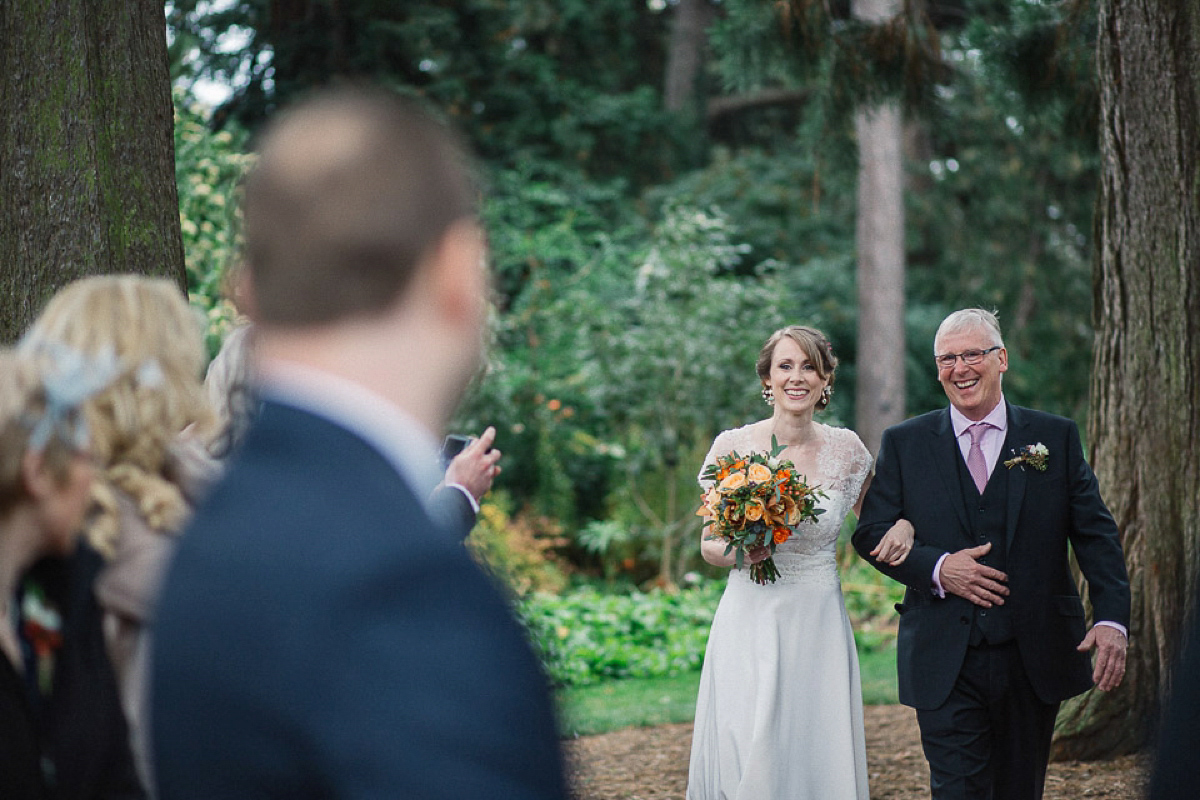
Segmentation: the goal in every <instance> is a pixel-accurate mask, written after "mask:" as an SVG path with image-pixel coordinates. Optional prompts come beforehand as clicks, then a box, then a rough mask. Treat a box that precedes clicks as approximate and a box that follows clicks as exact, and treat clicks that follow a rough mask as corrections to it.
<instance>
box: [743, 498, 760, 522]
mask: <svg viewBox="0 0 1200 800" xmlns="http://www.w3.org/2000/svg"><path fill="white" fill-rule="evenodd" d="M763 510H764V509H763V507H762V502H761V501H758V500H755V501H753V502H750V503H747V504H746V519H748V520H750V521H751V522H755V521H757V520H760V519H762V518H763Z"/></svg>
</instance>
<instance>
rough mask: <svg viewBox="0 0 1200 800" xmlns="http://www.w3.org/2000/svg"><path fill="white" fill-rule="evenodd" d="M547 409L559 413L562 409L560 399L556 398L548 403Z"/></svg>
mask: <svg viewBox="0 0 1200 800" xmlns="http://www.w3.org/2000/svg"><path fill="white" fill-rule="evenodd" d="M546 408H548V409H550V410H551V411H558V410H559V409H560V408H562V401H561V400H559V399H558V398H555V399H553V400H551V401H550V402H549V403H546Z"/></svg>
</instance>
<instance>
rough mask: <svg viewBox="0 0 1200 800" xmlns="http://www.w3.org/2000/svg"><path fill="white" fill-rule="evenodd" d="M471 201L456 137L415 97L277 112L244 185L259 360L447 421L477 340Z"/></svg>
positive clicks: (480, 295) (479, 254) (328, 96)
mask: <svg viewBox="0 0 1200 800" xmlns="http://www.w3.org/2000/svg"><path fill="white" fill-rule="evenodd" d="M476 199H477V190H476V188H475V185H474V182H473V181H472V175H471V168H470V164H469V159H468V157H467V154H466V151H465V150H464V149H463V147H462V146H461V145H460V143H459V140H458V138H457V137H456V136H455V135H454V133H453V132H452V131H450V130H449V129H448V128H446V127H445V126H444V125H442V124H440V123H438V122H437V121H435V120H434V119H433V118H432V117H430V116H429V115H428V114H426V113H425V112H423V111H422V110H421V109H420V108H419V107H418V106H417V105H416V104H415V102H414V101H411V100H406V99H404V98H401V97H398V96H396V95H394V94H391V93H388V92H384V91H382V90H359V89H356V90H338V91H331V92H325V93H322V94H318V95H316V96H314V97H312V98H311V99H309V100H307V101H305V102H303V103H301V104H300V105H298V106H296V107H295V108H293V109H291V110H289V111H286V112H284V113H283V114H281V115H280V116H279V117H278V118H276V119H275V120H274V121H273V122H272V123H271V124H270V125H269V126H268V127H267V129H266V131H265V133H264V136H263V139H262V143H261V147H260V148H259V160H258V163H257V165H256V166H255V168H254V170H253V172H252V173H251V175H250V177H249V178H248V180H247V183H246V199H245V231H246V268H247V270H248V272H249V278H250V280H249V294H250V295H251V296H252V298H253V303H252V305H253V317H254V320H255V322H256V323H258V325H259V330H260V335H259V337H258V352H259V356H260V359H259V363H260V367H261V368H262V369H264V370H266V371H269V369H270V365H271V363H272V362H276V361H277V362H285V361H286V362H292V363H296V364H301V365H307V366H309V367H312V368H315V369H319V370H323V371H325V372H328V373H333V374H337V375H339V376H341V377H343V378H346V379H348V380H351V381H355V382H357V383H359V384H361V385H364V386H366V387H368V388H370V389H372V390H374V391H375V392H376V393H378V394H381V395H383V396H385V397H388V398H389V399H391V400H392V402H393V403H395V404H396V405H399V406H401V407H402V408H405V409H406V410H408V411H410V412H411V413H412V414H414V415H415V416H416V417H417V418H418V419H420V420H422V421H423V422H424V423H425V424H426V425H427V426H428V427H430V428H431V429H432V430H434V431H436V430H438V429H439V428H440V426H441V425H442V424H444V422H445V419H446V417H447V416H448V415H449V414H450V413H452V412H453V409H454V406H455V404H456V403H457V401H458V398H459V396H460V394H461V392H462V390H463V388H464V387H465V385H466V383H467V382H468V380H469V379H470V376H471V375H472V374H473V373H474V371H475V369H476V366H477V364H478V360H479V356H480V350H481V342H482V335H481V333H482V329H483V325H484V320H485V317H486V315H485V313H484V311H485V306H486V301H485V297H486V293H487V292H486V290H487V279H486V276H485V265H484V246H483V235H482V233H481V231H480V228H479V225H478V222H477V220H476V215H475V210H476V209H475V203H476Z"/></svg>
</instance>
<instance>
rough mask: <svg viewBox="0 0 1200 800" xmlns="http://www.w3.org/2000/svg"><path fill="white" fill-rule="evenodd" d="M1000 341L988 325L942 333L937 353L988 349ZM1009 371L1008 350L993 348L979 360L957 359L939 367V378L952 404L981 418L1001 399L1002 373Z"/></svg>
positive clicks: (965, 414) (969, 416)
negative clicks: (974, 361) (977, 361)
mask: <svg viewBox="0 0 1200 800" xmlns="http://www.w3.org/2000/svg"><path fill="white" fill-rule="evenodd" d="M995 344H996V342H995V341H994V340H993V339H992V337H991V335H990V334H989V332H988V331H987V330H986V329H984V328H974V329H967V330H962V331H956V332H954V333H947V334H944V335H943V336H941V337H939V338H938V340H937V342H936V343H935V344H934V352H935V353H936V354H937V355H944V354H947V353H962V352H964V351H967V350H987V349H988V348H989V347H993V346H994V345H995ZM1007 371H1008V351H1007V350H1005V349H1004V348H1000V349H999V350H993V351H992V352H990V353H988V354H987V355H985V356H984V357H983V360H982V361H981V362H979V363H978V364H973V365H971V364H967V363H965V362H964V361H963V360H962V359H961V358H958V359H955V361H954V366H952V367H939V368H938V381H939V382H940V383H941V384H942V388H943V389H944V390H945V391H946V397H948V398H949V399H950V404H951V405H952V406H954V407H955V408H957V409H958V410H959V411H961V412H962V413H963V416H965V417H966V418H967V419H971V420H976V421H977V420H981V419H983V418H984V417H986V416H987V415H988V414H989V413H991V411H992V409H993V408H995V407H996V404H997V403H999V402H1000V396H1001V395H1000V376H1001V375H1002V374H1003V373H1005V372H1007Z"/></svg>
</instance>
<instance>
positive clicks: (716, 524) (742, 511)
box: [696, 436, 825, 584]
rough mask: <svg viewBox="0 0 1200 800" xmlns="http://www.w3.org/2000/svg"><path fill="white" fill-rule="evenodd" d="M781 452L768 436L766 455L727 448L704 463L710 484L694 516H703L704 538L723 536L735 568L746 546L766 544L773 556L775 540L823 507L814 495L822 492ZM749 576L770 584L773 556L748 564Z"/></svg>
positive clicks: (775, 571)
mask: <svg viewBox="0 0 1200 800" xmlns="http://www.w3.org/2000/svg"><path fill="white" fill-rule="evenodd" d="M782 452H783V447H780V446H779V444H778V442H776V440H775V437H774V436H772V437H771V453H770V455H768V454H766V453H751V454H750V455H747V456H740V455H738V454H737V453H736V452H734V453H730V454H729V455H726V456H721V457H720V458H718V459H717V460H716V462H715V463H712V464H709V465H708V467H707V468H706V469H705V470H704V474H703V475H701V477H702V478H704V479H705V480H711V481H713V485H712V486H711V487H710V488H709V490H708V491H707V492H705V494H704V500H703V502H702V503H701V505H700V510H699V511H697V512H696V516H698V517H704V519H705V520H706V521H705V523H704V526H705V527H706V528H709V533H708V535H707V536H706V537H705V538H707V539H720V540H721V541H724V542H725V554H726V555H728V554H729V553H730V552H732V551H736V553H737V555H736V564H737V568H738V569H741V568H742V564H743V562H744V558H745V552H746V550H747V549H749V548H751V547H762V546H766V547H770V548H771V554H772V555H774V553H775V547H776V545H779V544H782V543H783V542H786V541H787V540H788V538H789V537H791V535H792V529H793V528H794V527H795V526H796V525H799V524H800V523H801V522H806V521H807V522H815V521H816V519H817V517H818V516H820V515H821V514H823V513H824V512H825V510H824V509H822V508H817V498H818V497H824V496H825V493H824V492H822V491H821V490H820V489H819V488H817V487H812V486H809V485H808V484H807V483H805V482H804V479H803V478H802V477H800V475H799V474H797V472H796V467H795V465H794V464H793V463H792V462H791V461H788V460H786V459H781V458H779V454H780V453H782ZM750 577H751V578H752V579H753V580H754V582H755V583H760V584H766V583H774V582H775V579H776V578H777V577H779V568H778V567H776V566H775V559H774V558H771V557H768V558H765V559H763V560H762V561H759V562H758V563H757V564H752V565H751V566H750Z"/></svg>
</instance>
